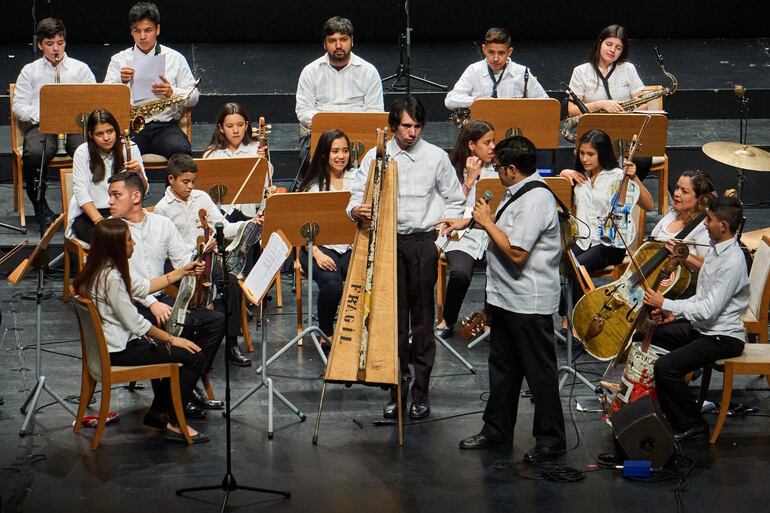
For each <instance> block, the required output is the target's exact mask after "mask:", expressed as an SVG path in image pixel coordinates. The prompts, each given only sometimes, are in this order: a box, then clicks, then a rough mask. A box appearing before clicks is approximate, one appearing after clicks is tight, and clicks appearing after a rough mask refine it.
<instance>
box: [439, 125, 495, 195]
mask: <svg viewBox="0 0 770 513" xmlns="http://www.w3.org/2000/svg"><path fill="white" fill-rule="evenodd" d="M493 130H494V128H493V127H492V125H490V124H489V123H487V122H486V121H482V120H480V119H476V120H473V121H469V122H468V123H467V124H466V125H465V126H464V127H463V129H462V130H461V131H460V135H458V136H457V141H456V142H455V146H454V148H452V151H451V152H450V153H449V160H450V161H452V165H453V166H454V168H455V172H456V173H457V178H459V179H460V182H461V183H462V181H463V180H464V179H465V176H463V171H464V170H465V161H466V160H468V157H470V156H471V149H470V148H469V147H468V143H470V142H473V143H475V142H477V141H478V140H479V139H481V138H482V137H484V136H485V135H487V134H488V133H489V132H491V131H493Z"/></svg>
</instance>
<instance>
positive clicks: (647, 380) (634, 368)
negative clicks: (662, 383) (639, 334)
mask: <svg viewBox="0 0 770 513" xmlns="http://www.w3.org/2000/svg"><path fill="white" fill-rule="evenodd" d="M667 353H668V351H667V350H665V349H662V348H660V347H657V346H653V345H650V347H649V349H648V350H647V352H646V353H644V352H642V345H641V343H639V342H634V343H633V344H632V345H631V349H630V350H629V352H628V360H627V361H626V367H625V369H623V376H622V377H621V378H620V390H619V391H618V392H617V393H616V394H615V397H614V398H613V399H612V405H611V406H610V409H611V411H612V413H615V412H617V411H619V410H620V409H621V408H623V407H624V406H627V405H629V404H631V403H632V402H634V401H636V400H637V399H639V398H640V397H644V396H646V395H649V396H652V399H653V400H657V394H656V393H655V372H654V365H655V361H656V360H657V359H658V358H660V357H661V356H663V355H664V354H667Z"/></svg>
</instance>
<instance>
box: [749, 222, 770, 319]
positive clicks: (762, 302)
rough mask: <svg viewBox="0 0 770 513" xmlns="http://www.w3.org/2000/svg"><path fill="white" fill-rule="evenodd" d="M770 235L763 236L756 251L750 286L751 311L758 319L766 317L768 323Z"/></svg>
mask: <svg viewBox="0 0 770 513" xmlns="http://www.w3.org/2000/svg"><path fill="white" fill-rule="evenodd" d="M768 277H770V237H768V236H767V235H765V236H763V237H762V241H761V242H760V243H759V247H758V248H757V251H756V253H754V262H753V263H752V264H751V273H750V274H749V287H750V289H751V296H750V298H749V311H750V312H751V313H752V314H754V316H755V317H756V318H757V320H760V321H761V320H762V319H764V322H765V325H767V315H768V302H770V279H768Z"/></svg>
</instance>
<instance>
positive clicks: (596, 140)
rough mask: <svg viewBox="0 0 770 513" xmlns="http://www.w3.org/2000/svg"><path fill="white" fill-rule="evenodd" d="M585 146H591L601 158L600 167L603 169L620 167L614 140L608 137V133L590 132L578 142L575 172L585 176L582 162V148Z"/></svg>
mask: <svg viewBox="0 0 770 513" xmlns="http://www.w3.org/2000/svg"><path fill="white" fill-rule="evenodd" d="M584 144H590V145H591V147H592V148H593V149H595V150H596V153H597V155H598V157H599V165H600V166H601V167H602V169H615V168H616V167H618V160H617V158H616V157H615V152H614V151H613V150H612V139H610V136H609V135H607V132H604V131H602V130H589V131H588V132H586V133H585V134H583V137H581V138H580V141H579V142H578V146H577V150H576V151H575V170H576V171H579V172H581V173H583V174H585V173H586V170H585V169H583V163H582V162H580V147H581V146H582V145H584Z"/></svg>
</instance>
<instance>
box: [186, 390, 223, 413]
mask: <svg viewBox="0 0 770 513" xmlns="http://www.w3.org/2000/svg"><path fill="white" fill-rule="evenodd" d="M192 402H194V403H195V405H196V406H200V407H201V408H203V409H204V410H221V409H222V408H224V407H225V404H224V403H223V402H222V401H216V400H214V399H209V398H208V397H207V396H206V394H204V393H203V390H201V389H200V388H198V387H195V388H193V393H192Z"/></svg>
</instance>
